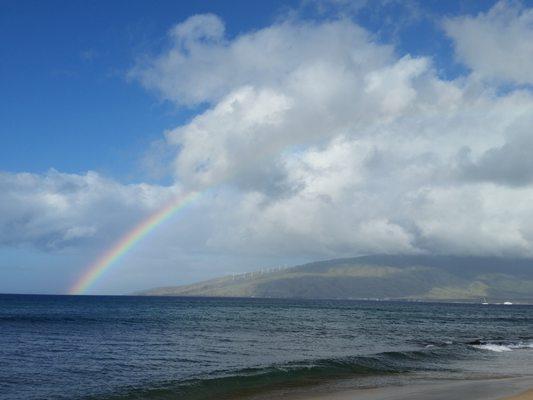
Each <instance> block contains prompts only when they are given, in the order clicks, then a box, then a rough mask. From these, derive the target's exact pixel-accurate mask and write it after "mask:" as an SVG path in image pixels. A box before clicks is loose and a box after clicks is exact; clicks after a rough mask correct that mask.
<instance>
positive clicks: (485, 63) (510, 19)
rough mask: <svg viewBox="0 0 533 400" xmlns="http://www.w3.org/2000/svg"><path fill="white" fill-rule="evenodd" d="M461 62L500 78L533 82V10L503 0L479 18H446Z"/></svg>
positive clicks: (499, 79) (446, 25)
mask: <svg viewBox="0 0 533 400" xmlns="http://www.w3.org/2000/svg"><path fill="white" fill-rule="evenodd" d="M444 28H445V30H446V33H447V34H448V36H450V37H451V38H452V39H453V41H454V46H455V52H456V55H457V58H458V60H459V61H460V62H462V63H464V64H465V65H467V66H468V67H469V68H471V69H472V70H473V71H474V72H475V73H476V74H477V75H479V76H480V77H482V78H486V79H493V80H496V81H503V82H510V83H517V84H530V85H531V84H533V9H531V8H525V7H523V6H521V4H520V3H519V2H511V1H500V2H498V3H497V4H496V5H494V6H493V7H492V8H491V9H490V10H489V11H488V12H486V13H480V14H479V15H477V16H475V17H471V16H459V17H455V18H450V19H447V20H445V22H444Z"/></svg>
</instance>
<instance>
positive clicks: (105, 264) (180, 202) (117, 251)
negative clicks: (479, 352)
mask: <svg viewBox="0 0 533 400" xmlns="http://www.w3.org/2000/svg"><path fill="white" fill-rule="evenodd" d="M200 193H201V192H191V193H188V194H186V195H183V196H180V197H178V198H176V199H173V200H172V201H171V202H170V203H168V204H167V205H165V206H164V207H163V208H161V209H160V210H158V211H157V212H155V213H153V214H152V215H150V216H148V217H147V218H146V219H144V220H143V221H141V222H140V223H139V224H137V225H136V226H135V227H134V228H133V229H132V230H131V231H129V232H128V233H126V234H125V235H124V236H122V237H121V238H120V239H119V240H118V241H117V242H116V243H115V244H114V245H113V246H112V247H110V248H109V249H108V250H107V251H106V252H105V253H104V254H103V255H101V256H100V257H99V258H98V259H96V261H94V262H93V263H92V264H91V265H89V266H88V267H87V268H86V270H85V272H84V273H83V275H82V276H81V277H80V278H79V279H78V280H77V281H76V282H75V283H74V284H73V285H72V286H71V287H70V289H69V291H68V293H69V294H83V293H84V292H85V291H86V290H87V289H88V288H89V287H90V286H91V285H93V284H94V283H95V282H96V280H98V279H99V278H100V277H102V275H104V273H105V272H106V271H107V270H108V269H109V268H110V267H111V266H112V265H113V264H115V263H116V262H117V261H118V260H119V259H120V258H121V257H122V256H124V254H126V253H127V252H128V251H129V250H130V249H131V248H132V247H133V246H135V244H137V243H138V242H139V241H140V240H142V239H143V238H145V237H146V236H147V235H148V234H149V233H150V232H151V231H153V230H154V229H155V228H156V227H157V226H159V225H160V224H161V223H163V222H164V221H166V220H168V219H169V218H170V217H172V216H173V215H174V214H175V213H177V212H178V211H180V210H182V209H183V208H185V207H186V206H187V205H188V204H190V203H191V202H192V201H193V200H195V199H196V198H197V197H198V196H199V195H200Z"/></svg>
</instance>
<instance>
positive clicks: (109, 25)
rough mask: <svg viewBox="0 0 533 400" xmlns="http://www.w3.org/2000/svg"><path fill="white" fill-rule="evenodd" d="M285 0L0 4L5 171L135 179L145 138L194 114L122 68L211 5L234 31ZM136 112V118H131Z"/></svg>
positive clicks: (268, 16)
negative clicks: (132, 78) (154, 92)
mask: <svg viewBox="0 0 533 400" xmlns="http://www.w3.org/2000/svg"><path fill="white" fill-rule="evenodd" d="M282 6H283V3H282V2H264V3H263V2H259V3H257V4H252V3H251V2H247V1H235V2H231V4H230V2H226V3H225V2H218V1H213V2H181V1H179V2H176V1H160V2H158V4H157V7H154V5H153V4H152V3H151V2H147V1H133V2H132V1H112V2H104V1H91V2H87V1H50V2H46V3H44V2H41V1H23V2H20V1H3V2H2V4H1V5H0V7H1V9H2V12H1V15H0V18H1V23H0V32H1V35H2V37H3V38H5V40H2V42H1V44H0V46H1V48H0V51H1V52H2V54H4V56H3V57H2V59H3V61H2V63H1V64H0V68H1V73H2V83H1V84H2V93H3V94H4V95H3V96H2V100H1V101H2V103H1V106H0V112H1V114H0V118H1V120H2V121H3V127H2V128H1V129H2V139H3V143H4V145H3V146H2V147H1V150H0V152H1V153H0V159H1V160H2V161H1V162H2V165H1V168H2V169H3V170H8V171H30V172H43V171H46V170H47V169H49V168H56V169H58V170H61V171H65V172H83V171H86V170H87V169H93V170H97V171H102V172H103V173H106V174H109V175H111V176H115V177H118V178H120V179H124V180H127V181H130V180H131V181H135V180H136V179H138V178H136V177H137V176H138V174H142V173H143V171H142V169H140V168H139V162H140V159H141V158H142V156H143V152H144V150H145V149H146V147H147V146H149V144H150V143H151V142H152V141H154V140H157V139H159V138H160V136H161V132H163V131H164V130H165V129H169V128H171V127H173V126H174V125H175V124H176V121H182V120H184V119H186V118H188V117H189V116H190V115H191V112H190V110H187V109H177V108H175V107H172V106H169V105H168V104H165V103H164V102H161V101H159V100H158V99H157V98H156V97H154V96H153V95H151V94H150V93H148V92H147V91H146V90H144V89H143V88H141V87H140V86H139V85H137V84H135V83H132V82H128V80H127V78H126V73H127V71H128V69H129V68H131V66H132V65H133V64H134V63H135V60H136V58H137V57H140V56H142V55H143V54H144V53H146V52H153V51H155V50H157V49H158V48H160V47H161V46H162V45H163V38H164V36H165V34H166V32H167V30H168V29H169V28H170V27H171V26H172V25H174V24H175V23H176V22H178V21H181V20H183V19H186V18H187V17H189V16H190V15H194V14H198V13H204V12H214V13H216V14H218V15H220V16H221V17H223V18H224V19H225V20H226V21H227V26H228V31H229V32H230V34H231V33H233V34H237V33H238V32H240V31H243V30H250V29H253V28H254V27H259V26H263V25H265V24H267V23H268V22H270V21H271V20H272V19H273V18H275V15H276V13H277V12H278V10H279V9H280V7H282ZM132 117H133V118H132Z"/></svg>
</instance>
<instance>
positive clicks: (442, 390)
mask: <svg viewBox="0 0 533 400" xmlns="http://www.w3.org/2000/svg"><path fill="white" fill-rule="evenodd" d="M532 385H533V378H531V377H527V378H524V377H520V378H505V379H490V380H465V381H447V382H431V383H423V384H413V385H406V386H394V387H385V388H376V389H365V390H352V391H345V392H339V393H330V394H318V395H311V396H309V395H307V396H297V397H296V398H294V399H293V400H304V399H306V400H533V389H532Z"/></svg>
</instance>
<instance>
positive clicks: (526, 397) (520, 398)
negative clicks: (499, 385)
mask: <svg viewBox="0 0 533 400" xmlns="http://www.w3.org/2000/svg"><path fill="white" fill-rule="evenodd" d="M532 385H533V383H532ZM504 400H533V389H529V390H527V391H526V392H524V393H521V394H518V395H516V396H511V397H506V398H505V399H504Z"/></svg>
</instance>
